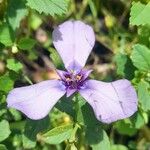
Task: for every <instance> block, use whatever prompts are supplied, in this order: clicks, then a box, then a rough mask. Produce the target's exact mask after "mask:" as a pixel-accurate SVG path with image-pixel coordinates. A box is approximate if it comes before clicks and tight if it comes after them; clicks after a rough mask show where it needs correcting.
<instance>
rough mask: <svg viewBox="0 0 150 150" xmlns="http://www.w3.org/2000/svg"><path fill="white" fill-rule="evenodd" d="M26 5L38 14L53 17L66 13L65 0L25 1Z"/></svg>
mask: <svg viewBox="0 0 150 150" xmlns="http://www.w3.org/2000/svg"><path fill="white" fill-rule="evenodd" d="M27 5H28V6H29V7H31V8H32V9H35V10H37V11H38V12H39V13H42V12H43V13H45V14H46V15H51V16H54V15H55V14H56V15H62V14H65V13H66V12H67V2H66V1H65V0H38V1H37V0H27Z"/></svg>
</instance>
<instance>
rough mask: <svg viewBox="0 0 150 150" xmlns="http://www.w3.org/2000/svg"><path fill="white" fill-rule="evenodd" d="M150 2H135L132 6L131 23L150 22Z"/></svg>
mask: <svg viewBox="0 0 150 150" xmlns="http://www.w3.org/2000/svg"><path fill="white" fill-rule="evenodd" d="M149 12H150V3H148V4H146V5H145V4H142V3H141V2H133V3H132V8H131V13H130V15H131V17H130V23H131V24H132V25H145V24H150V14H149Z"/></svg>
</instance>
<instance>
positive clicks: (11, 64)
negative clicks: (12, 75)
mask: <svg viewBox="0 0 150 150" xmlns="http://www.w3.org/2000/svg"><path fill="white" fill-rule="evenodd" d="M7 68H8V69H10V70H13V71H15V72H19V71H20V70H21V69H22V68H23V66H22V64H21V63H20V62H17V61H16V60H15V59H7Z"/></svg>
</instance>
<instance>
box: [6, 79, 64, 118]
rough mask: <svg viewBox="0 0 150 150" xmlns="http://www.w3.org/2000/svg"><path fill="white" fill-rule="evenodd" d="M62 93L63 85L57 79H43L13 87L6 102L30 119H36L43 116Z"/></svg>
mask: <svg viewBox="0 0 150 150" xmlns="http://www.w3.org/2000/svg"><path fill="white" fill-rule="evenodd" d="M64 94H65V90H64V87H63V85H62V84H61V82H60V81H59V80H49V81H43V82H41V83H38V84H34V85H31V86H26V87H21V88H15V89H13V90H12V91H11V92H10V93H9V94H8V97H7V104H8V107H13V108H15V109H17V110H20V111H21V112H23V113H24V114H25V115H26V116H27V117H29V118H30V119H33V120H38V119H42V118H44V117H45V116H46V115H47V114H48V113H49V111H50V110H51V109H52V107H53V106H54V105H55V104H56V102H57V101H58V100H59V99H60V98H61V97H62V96H63V95H64Z"/></svg>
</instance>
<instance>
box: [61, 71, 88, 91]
mask: <svg viewBox="0 0 150 150" xmlns="http://www.w3.org/2000/svg"><path fill="white" fill-rule="evenodd" d="M88 75H89V73H88V71H85V70H84V71H83V70H81V71H80V72H78V73H77V72H75V71H73V70H71V71H69V72H65V73H64V74H63V78H61V80H62V81H63V84H64V85H65V86H66V88H67V89H75V90H79V89H81V88H84V83H85V81H86V79H87V77H88Z"/></svg>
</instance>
